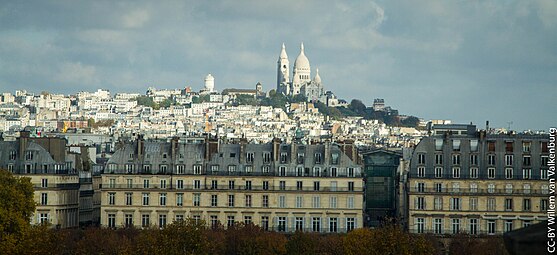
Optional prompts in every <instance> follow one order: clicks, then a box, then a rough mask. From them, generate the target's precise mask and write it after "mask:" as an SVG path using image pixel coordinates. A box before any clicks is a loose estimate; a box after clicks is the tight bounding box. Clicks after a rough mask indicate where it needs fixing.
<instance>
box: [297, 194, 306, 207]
mask: <svg viewBox="0 0 557 255" xmlns="http://www.w3.org/2000/svg"><path fill="white" fill-rule="evenodd" d="M303 204H304V200H303V197H302V196H296V208H302V207H303Z"/></svg>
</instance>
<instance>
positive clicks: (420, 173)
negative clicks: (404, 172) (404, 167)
mask: <svg viewBox="0 0 557 255" xmlns="http://www.w3.org/2000/svg"><path fill="white" fill-rule="evenodd" d="M418 177H425V167H423V166H419V167H418Z"/></svg>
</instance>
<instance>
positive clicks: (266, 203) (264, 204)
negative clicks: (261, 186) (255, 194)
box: [261, 195, 269, 208]
mask: <svg viewBox="0 0 557 255" xmlns="http://www.w3.org/2000/svg"><path fill="white" fill-rule="evenodd" d="M261 206H262V207H265V208H267V207H269V195H263V197H262V198H261Z"/></svg>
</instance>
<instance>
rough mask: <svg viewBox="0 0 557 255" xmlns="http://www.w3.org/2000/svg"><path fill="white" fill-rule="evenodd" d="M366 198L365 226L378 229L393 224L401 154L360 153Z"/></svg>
mask: <svg viewBox="0 0 557 255" xmlns="http://www.w3.org/2000/svg"><path fill="white" fill-rule="evenodd" d="M362 158H363V164H364V174H365V180H366V182H365V185H366V196H365V199H366V201H365V213H366V226H368V227H379V226H380V225H381V223H383V222H386V221H391V222H394V221H395V219H396V218H397V208H399V206H398V204H399V203H398V202H399V201H398V196H397V194H398V184H399V180H398V176H399V175H398V173H399V171H398V168H399V165H400V159H401V158H402V153H400V152H395V151H389V150H385V149H375V150H372V151H369V152H364V153H362Z"/></svg>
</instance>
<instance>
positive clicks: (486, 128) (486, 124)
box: [485, 120, 489, 132]
mask: <svg viewBox="0 0 557 255" xmlns="http://www.w3.org/2000/svg"><path fill="white" fill-rule="evenodd" d="M485 131H486V132H489V120H486V121H485Z"/></svg>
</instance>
